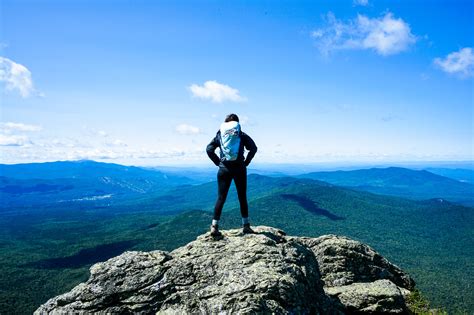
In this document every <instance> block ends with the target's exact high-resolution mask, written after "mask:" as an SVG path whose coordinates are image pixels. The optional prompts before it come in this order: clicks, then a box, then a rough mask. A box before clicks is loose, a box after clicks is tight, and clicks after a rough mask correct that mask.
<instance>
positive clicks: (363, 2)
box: [353, 0, 369, 7]
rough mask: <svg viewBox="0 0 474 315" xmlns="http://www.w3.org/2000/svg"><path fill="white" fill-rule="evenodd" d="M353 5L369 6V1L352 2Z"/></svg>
mask: <svg viewBox="0 0 474 315" xmlns="http://www.w3.org/2000/svg"><path fill="white" fill-rule="evenodd" d="M353 3H354V5H360V6H363V7H365V6H367V5H369V0H354V2H353Z"/></svg>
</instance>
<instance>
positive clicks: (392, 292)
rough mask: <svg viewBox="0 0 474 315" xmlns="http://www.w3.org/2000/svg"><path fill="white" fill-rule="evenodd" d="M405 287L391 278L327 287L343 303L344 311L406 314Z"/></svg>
mask: <svg viewBox="0 0 474 315" xmlns="http://www.w3.org/2000/svg"><path fill="white" fill-rule="evenodd" d="M401 290H403V289H400V288H399V287H397V286H396V285H395V284H394V283H393V282H392V281H390V280H376V281H374V282H366V283H352V284H349V285H344V286H338V287H327V288H325V291H326V293H327V294H328V295H329V296H331V297H332V298H333V299H334V300H335V301H336V302H339V303H341V304H342V307H341V309H342V310H343V311H344V313H351V314H353V313H368V314H381V313H382V314H404V313H408V310H407V308H406V305H405V296H404V294H403V293H402V291H401Z"/></svg>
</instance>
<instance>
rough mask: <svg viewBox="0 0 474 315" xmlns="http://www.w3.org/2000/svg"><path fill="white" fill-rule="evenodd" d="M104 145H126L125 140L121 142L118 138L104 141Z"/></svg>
mask: <svg viewBox="0 0 474 315" xmlns="http://www.w3.org/2000/svg"><path fill="white" fill-rule="evenodd" d="M105 145H106V146H109V147H126V146H128V145H127V144H126V143H125V142H123V141H122V140H119V139H115V140H113V141H109V142H106V143H105Z"/></svg>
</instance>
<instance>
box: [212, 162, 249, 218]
mask: <svg viewBox="0 0 474 315" xmlns="http://www.w3.org/2000/svg"><path fill="white" fill-rule="evenodd" d="M232 179H233V180H234V183H235V188H237V196H238V197H239V203H240V214H241V215H242V218H247V217H248V216H249V206H248V203H247V167H246V166H245V165H243V164H242V163H238V164H235V165H232V164H230V165H228V166H227V167H222V166H220V167H219V171H218V172H217V186H218V196H217V200H216V206H215V207H214V220H219V219H220V218H221V213H222V208H223V207H224V203H225V200H226V198H227V193H228V192H229V188H230V184H231V183H232Z"/></svg>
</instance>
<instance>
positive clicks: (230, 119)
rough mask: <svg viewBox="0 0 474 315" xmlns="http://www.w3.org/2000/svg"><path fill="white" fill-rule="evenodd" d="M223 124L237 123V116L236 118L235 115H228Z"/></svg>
mask: <svg viewBox="0 0 474 315" xmlns="http://www.w3.org/2000/svg"><path fill="white" fill-rule="evenodd" d="M224 121H225V122H229V121H236V122H239V116H237V115H236V114H229V115H227V116H226V117H225V120H224Z"/></svg>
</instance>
